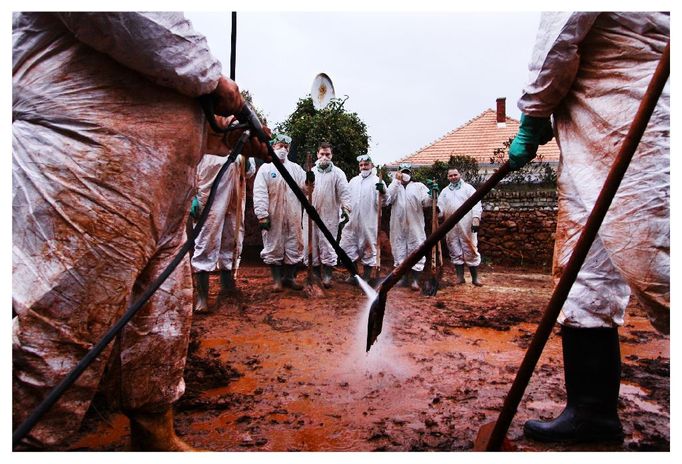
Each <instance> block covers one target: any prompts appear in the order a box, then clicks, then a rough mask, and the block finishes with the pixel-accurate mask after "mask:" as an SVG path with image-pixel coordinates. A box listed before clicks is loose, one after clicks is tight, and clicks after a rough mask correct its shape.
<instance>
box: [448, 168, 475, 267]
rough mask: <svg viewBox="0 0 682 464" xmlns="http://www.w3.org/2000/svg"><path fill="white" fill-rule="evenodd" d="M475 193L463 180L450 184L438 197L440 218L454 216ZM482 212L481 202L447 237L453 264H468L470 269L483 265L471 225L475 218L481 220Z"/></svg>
mask: <svg viewBox="0 0 682 464" xmlns="http://www.w3.org/2000/svg"><path fill="white" fill-rule="evenodd" d="M474 193H476V189H475V188H474V187H473V186H472V185H471V184H467V183H466V182H464V181H463V180H460V181H459V182H457V184H452V183H450V184H448V186H447V187H445V189H443V191H442V192H440V195H439V196H438V209H439V210H440V213H439V214H438V216H439V217H444V218H445V219H447V218H448V217H450V216H452V215H453V214H454V213H455V212H456V211H457V210H458V209H459V207H460V206H462V204H463V203H464V202H465V201H467V200H468V199H469V197H470V196H471V195H473V194H474ZM482 211H483V208H482V207H481V202H480V201H479V202H478V203H476V204H475V205H474V207H473V208H472V209H471V210H470V211H469V212H468V213H467V214H466V215H465V216H464V217H463V218H462V219H460V221H459V222H458V223H457V224H455V227H453V228H452V229H451V230H450V231H449V232H448V233H447V235H446V236H445V241H446V243H447V245H448V250H449V252H450V260H451V261H452V263H453V264H466V265H467V266H469V267H471V266H478V265H479V264H481V255H480V254H479V252H478V234H477V233H475V232H472V230H471V225H472V222H473V220H474V218H477V219H479V220H480V219H481V213H482Z"/></svg>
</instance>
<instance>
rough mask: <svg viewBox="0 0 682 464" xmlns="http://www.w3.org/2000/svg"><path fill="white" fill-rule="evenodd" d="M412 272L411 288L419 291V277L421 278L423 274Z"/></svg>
mask: <svg viewBox="0 0 682 464" xmlns="http://www.w3.org/2000/svg"><path fill="white" fill-rule="evenodd" d="M411 272H412V283H411V284H410V288H411V289H412V290H413V291H415V292H416V291H418V290H419V277H421V275H422V273H421V271H414V270H413V271H411Z"/></svg>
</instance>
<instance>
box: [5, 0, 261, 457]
mask: <svg viewBox="0 0 682 464" xmlns="http://www.w3.org/2000/svg"><path fill="white" fill-rule="evenodd" d="M12 26H13V30H12V38H13V49H12V52H13V68H12V81H13V102H12V116H13V118H12V119H13V120H12V137H13V143H12V187H13V193H12V213H13V214H12V277H13V279H12V280H13V286H12V309H13V312H14V313H15V314H16V315H15V317H14V318H13V320H12V363H13V364H12V402H13V410H12V421H13V424H14V427H15V428H16V427H17V426H18V424H20V423H22V422H23V421H24V420H26V418H27V417H28V416H29V414H31V413H32V412H33V411H34V410H35V408H36V407H37V405H38V404H39V403H40V402H42V401H43V400H44V399H45V398H46V396H47V395H48V393H49V392H50V391H51V390H52V389H53V387H55V385H56V384H57V383H58V382H60V381H61V380H63V379H64V378H65V377H66V376H67V375H68V374H69V373H70V372H71V371H72V370H73V369H74V367H75V366H76V365H77V364H78V362H79V361H81V359H82V358H83V357H84V356H85V354H86V353H87V352H88V351H89V350H90V348H92V347H93V345H95V344H96V343H97V342H98V341H100V339H101V338H102V336H103V335H104V333H105V332H106V331H107V330H108V329H110V328H111V327H112V326H113V325H114V322H115V321H117V320H118V319H119V318H120V317H121V315H122V314H123V312H124V310H125V309H126V307H127V306H128V305H129V304H130V302H131V301H135V300H136V299H138V297H139V296H140V295H141V294H142V293H143V292H144V291H145V290H146V289H147V287H148V286H149V284H150V282H153V281H154V280H156V278H157V277H158V276H159V274H160V273H161V272H162V271H163V270H164V269H165V268H166V267H167V266H168V265H169V263H170V262H171V260H172V259H173V258H174V257H175V256H176V255H177V254H178V251H179V249H180V248H181V246H182V244H183V243H184V242H185V240H186V237H185V233H184V222H185V219H186V211H187V209H188V207H189V203H190V198H191V187H192V184H193V182H194V173H195V168H196V165H197V163H198V162H199V158H200V155H201V153H202V152H203V146H204V145H205V142H206V131H205V129H206V127H207V126H206V124H205V119H204V115H203V113H202V111H201V109H200V107H199V105H198V103H197V100H196V98H195V97H197V96H200V95H206V94H210V95H212V97H213V100H214V103H215V109H216V111H217V112H219V113H221V114H225V115H227V114H231V113H235V112H237V111H239V110H240V108H241V107H242V105H243V99H242V98H241V96H240V95H239V89H238V88H237V86H236V85H235V83H234V82H232V81H230V80H228V79H226V78H225V77H222V76H221V65H220V62H219V61H217V60H216V59H215V58H213V57H212V56H211V55H210V53H209V51H208V47H207V44H206V40H205V38H204V37H203V36H202V35H200V34H198V33H197V32H196V31H194V30H193V29H192V27H191V25H190V23H189V21H187V20H186V19H185V18H184V17H183V16H182V15H181V14H175V13H130V12H127V13H126V12H116V13H15V14H14V15H13V25H12ZM254 146H257V147H256V148H258V149H259V150H260V151H261V152H262V153H267V152H265V151H264V150H265V147H264V146H263V145H260V144H258V143H254ZM190 277H191V271H190V264H189V260H183V261H182V262H181V263H180V265H179V266H178V268H177V269H176V270H175V272H173V273H172V274H171V275H170V277H168V279H167V280H166V281H165V283H163V284H162V285H161V287H160V289H159V290H158V291H157V292H156V294H155V295H154V296H153V297H152V298H151V299H150V300H149V302H148V303H147V304H146V305H145V307H144V308H142V309H141V310H140V311H139V313H138V314H137V315H136V316H135V317H134V318H133V319H132V320H131V321H130V322H129V323H128V324H127V325H126V326H125V327H124V328H123V329H122V331H121V332H120V336H119V337H118V340H117V343H116V346H115V347H114V348H112V347H111V346H109V347H108V348H106V349H105V350H104V351H103V352H102V353H101V354H100V355H99V356H98V357H97V358H96V359H95V360H94V361H93V362H92V363H91V364H90V365H89V367H88V368H87V369H86V370H85V371H84V372H83V374H82V375H81V376H80V378H79V379H78V380H77V381H76V382H75V383H74V384H73V385H72V386H71V388H70V389H68V390H66V392H65V393H64V394H63V395H62V396H61V398H60V400H59V401H58V402H56V403H55V404H54V405H53V406H52V407H51V409H50V410H48V411H47V412H46V413H45V414H44V415H43V416H42V418H41V420H40V421H39V422H38V423H37V424H36V425H35V426H34V427H33V429H32V430H31V431H30V433H29V434H28V435H26V437H25V438H24V440H23V442H22V446H27V447H30V448H41V449H45V448H47V449H64V447H67V446H68V440H69V438H70V437H71V436H72V434H73V433H75V432H76V431H78V429H79V427H80V424H81V421H82V419H83V416H84V415H85V412H86V411H87V409H88V407H89V406H90V402H91V400H92V398H93V396H94V395H95V392H96V391H97V389H98V386H100V385H105V384H106V385H107V386H108V388H107V389H106V390H107V391H112V392H114V393H115V395H114V396H115V400H116V401H117V402H118V404H119V405H120V407H121V408H122V409H123V411H124V412H125V414H126V415H127V416H128V417H129V418H130V433H131V442H132V447H133V449H145V450H185V449H190V448H189V446H188V445H187V444H186V443H185V442H183V441H182V440H180V439H179V438H178V437H177V436H176V435H175V432H174V428H173V415H172V407H171V406H172V404H173V402H175V401H176V400H177V399H178V398H179V397H180V396H181V395H182V394H183V392H184V390H185V383H184V381H183V371H184V367H185V360H186V355H187V344H188V341H189V332H190V325H191V314H192V305H191V289H192V285H191V280H190ZM107 363H108V369H107V372H108V373H109V374H110V375H108V376H106V377H105V378H103V374H104V372H105V367H107Z"/></svg>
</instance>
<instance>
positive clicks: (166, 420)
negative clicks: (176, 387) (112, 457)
mask: <svg viewBox="0 0 682 464" xmlns="http://www.w3.org/2000/svg"><path fill="white" fill-rule="evenodd" d="M126 415H127V416H128V418H129V419H130V447H131V449H132V451H196V450H195V449H194V448H192V447H191V446H190V445H188V444H187V443H185V442H184V441H183V440H182V439H181V438H180V437H178V436H177V435H176V434H175V427H174V425H173V409H172V408H171V407H170V406H169V407H168V408H167V409H165V410H163V411H161V412H157V413H142V412H132V413H126Z"/></svg>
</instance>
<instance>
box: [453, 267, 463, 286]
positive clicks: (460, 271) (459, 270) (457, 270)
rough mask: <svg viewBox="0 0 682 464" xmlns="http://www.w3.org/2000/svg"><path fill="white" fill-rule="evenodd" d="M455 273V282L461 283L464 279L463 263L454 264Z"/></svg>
mask: <svg viewBox="0 0 682 464" xmlns="http://www.w3.org/2000/svg"><path fill="white" fill-rule="evenodd" d="M455 274H456V275H457V280H455V283H456V284H463V283H464V282H465V280H464V264H455Z"/></svg>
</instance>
